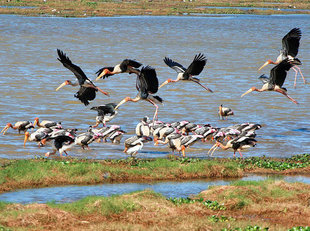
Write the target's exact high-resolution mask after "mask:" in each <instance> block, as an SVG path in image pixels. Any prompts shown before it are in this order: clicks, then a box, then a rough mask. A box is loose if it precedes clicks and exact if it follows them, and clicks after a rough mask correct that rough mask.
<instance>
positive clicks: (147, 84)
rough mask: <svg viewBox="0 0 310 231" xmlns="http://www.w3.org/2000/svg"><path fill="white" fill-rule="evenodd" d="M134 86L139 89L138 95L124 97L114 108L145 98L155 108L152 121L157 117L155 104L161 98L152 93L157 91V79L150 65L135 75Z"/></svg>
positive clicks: (159, 101) (160, 100) (160, 101)
mask: <svg viewBox="0 0 310 231" xmlns="http://www.w3.org/2000/svg"><path fill="white" fill-rule="evenodd" d="M136 88H137V90H138V91H139V93H138V95H137V96H136V97H135V98H134V99H132V98H130V97H126V98H125V99H123V100H122V101H121V102H119V104H118V105H117V106H116V107H115V110H116V109H118V108H119V107H120V106H121V105H122V104H124V103H126V102H128V101H132V102H138V101H140V100H146V101H148V102H150V103H151V104H153V105H154V106H155V108H156V110H155V113H154V117H153V121H154V120H155V119H157V114H158V105H157V104H159V103H162V102H163V100H162V98H160V97H159V96H157V95H155V96H154V95H153V94H155V93H156V92H157V91H158V79H157V75H156V71H155V69H154V68H152V67H150V66H146V67H142V69H141V72H140V74H139V75H138V76H137V81H136Z"/></svg>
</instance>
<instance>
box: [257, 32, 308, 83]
mask: <svg viewBox="0 0 310 231" xmlns="http://www.w3.org/2000/svg"><path fill="white" fill-rule="evenodd" d="M300 39H301V31H300V29H299V28H293V29H292V30H291V31H290V32H288V33H287V34H286V35H285V36H284V37H283V38H282V49H281V50H280V55H279V56H278V57H277V60H276V61H275V62H273V61H272V60H270V59H269V60H268V61H267V62H265V63H264V65H262V66H261V67H260V68H259V69H258V70H261V69H263V68H264V67H265V66H267V65H268V64H275V65H277V64H279V63H281V62H282V61H283V60H285V59H288V60H289V61H293V60H297V61H298V63H299V64H297V65H301V62H300V60H299V59H297V58H296V56H297V54H298V49H299V41H300ZM292 69H293V70H294V71H295V80H294V87H296V80H297V73H298V72H299V73H300V75H301V77H302V78H303V80H304V83H305V84H306V79H305V78H304V76H303V74H302V72H301V70H300V68H299V67H298V66H295V65H294V66H293V67H292Z"/></svg>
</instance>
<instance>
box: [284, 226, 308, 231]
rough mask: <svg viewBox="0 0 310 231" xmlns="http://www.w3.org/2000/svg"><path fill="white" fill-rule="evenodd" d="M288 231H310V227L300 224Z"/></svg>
mask: <svg viewBox="0 0 310 231" xmlns="http://www.w3.org/2000/svg"><path fill="white" fill-rule="evenodd" d="M288 231H310V227H309V226H306V227H302V226H298V227H293V228H291V229H289V230H288Z"/></svg>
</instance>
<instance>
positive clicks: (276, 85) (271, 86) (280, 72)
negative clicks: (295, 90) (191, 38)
mask: <svg viewBox="0 0 310 231" xmlns="http://www.w3.org/2000/svg"><path fill="white" fill-rule="evenodd" d="M298 63H299V62H298V60H293V61H289V60H288V59H285V60H283V61H282V62H281V63H279V64H278V65H276V66H275V67H273V68H272V69H271V71H270V78H268V77H266V76H265V75H262V76H260V77H259V79H261V80H262V82H263V84H264V85H263V86H262V88H261V89H257V88H256V87H251V88H250V89H249V90H248V91H246V92H245V93H244V94H242V95H241V97H243V96H245V95H246V94H248V93H250V92H252V91H258V92H263V91H276V92H279V93H281V94H283V95H285V96H286V97H287V98H289V99H290V100H291V101H292V102H293V103H295V104H298V102H297V101H296V100H294V99H293V98H292V97H290V96H289V95H288V94H287V90H286V88H282V85H283V84H284V81H285V78H286V75H287V71H288V70H289V69H290V68H291V67H292V66H294V65H298Z"/></svg>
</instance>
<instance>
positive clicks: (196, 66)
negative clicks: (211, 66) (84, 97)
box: [185, 53, 207, 75]
mask: <svg viewBox="0 0 310 231" xmlns="http://www.w3.org/2000/svg"><path fill="white" fill-rule="evenodd" d="M206 63H207V59H206V57H205V56H204V55H203V54H201V53H199V54H198V55H195V58H194V60H193V62H192V63H191V64H190V65H189V66H188V68H187V70H186V71H185V74H186V73H187V74H189V75H199V74H200V73H201V72H202V70H203V68H204V66H205V65H206Z"/></svg>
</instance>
